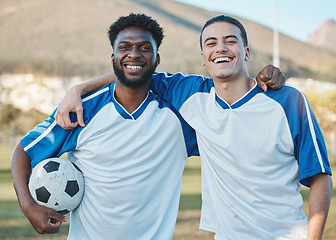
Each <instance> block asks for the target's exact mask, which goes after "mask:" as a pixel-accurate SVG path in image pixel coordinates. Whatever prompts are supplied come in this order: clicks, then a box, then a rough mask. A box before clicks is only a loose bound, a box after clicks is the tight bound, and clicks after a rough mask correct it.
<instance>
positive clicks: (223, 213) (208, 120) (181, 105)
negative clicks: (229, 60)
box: [151, 73, 331, 240]
mask: <svg viewBox="0 0 336 240" xmlns="http://www.w3.org/2000/svg"><path fill="white" fill-rule="evenodd" d="M151 85H152V86H151V88H153V91H154V92H155V93H157V94H158V95H159V96H160V97H162V98H164V99H165V100H167V101H168V102H170V103H172V105H173V106H174V107H175V109H177V110H178V111H179V112H180V113H181V115H182V117H183V118H184V119H185V120H186V121H187V123H188V124H189V125H190V126H191V127H193V128H194V129H195V131H196V136H197V142H198V147H199V151H200V156H201V167H202V201H203V203H202V216H201V222H200V228H201V229H204V230H208V231H212V232H215V233H216V235H215V239H216V240H224V239H234V240H236V239H249V240H253V239H256V240H257V239H258V240H261V239H265V240H269V239H277V240H280V239H297V240H298V239H306V236H307V226H308V222H307V218H306V216H305V214H304V212H303V210H302V205H303V200H302V197H301V195H300V187H301V185H300V182H301V183H302V184H304V185H306V186H309V185H310V178H311V176H313V175H315V174H317V173H327V174H331V171H330V166H329V163H328V159H327V151H326V147H325V143H324V140H323V136H322V133H321V131H320V128H319V126H318V123H317V121H316V118H315V116H314V114H313V112H312V109H311V107H310V105H309V103H308V101H307V99H306V98H305V97H304V95H303V94H302V93H301V92H300V91H298V90H297V89H294V88H292V87H289V86H284V87H283V88H282V89H281V90H278V91H275V90H268V91H267V92H264V91H263V90H262V89H261V88H259V87H258V86H257V85H256V86H255V87H254V88H253V89H251V90H250V91H249V92H248V93H246V95H245V96H243V97H242V98H241V99H239V100H238V101H237V102H235V103H234V104H232V105H231V106H230V105H229V104H228V103H226V102H225V101H224V100H223V99H221V98H220V97H218V96H217V95H216V92H215V88H214V85H213V81H212V79H210V78H204V77H201V76H195V75H191V76H185V75H183V74H181V73H177V74H174V75H172V74H168V73H157V74H154V75H153V78H152V82H151Z"/></svg>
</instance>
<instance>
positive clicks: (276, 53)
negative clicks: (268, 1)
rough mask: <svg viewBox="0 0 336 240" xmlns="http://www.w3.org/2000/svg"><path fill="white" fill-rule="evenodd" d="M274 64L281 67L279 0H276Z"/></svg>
mask: <svg viewBox="0 0 336 240" xmlns="http://www.w3.org/2000/svg"><path fill="white" fill-rule="evenodd" d="M273 65H274V66H276V67H280V55H279V19H278V0H274V26H273Z"/></svg>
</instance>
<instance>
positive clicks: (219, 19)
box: [200, 15, 248, 50]
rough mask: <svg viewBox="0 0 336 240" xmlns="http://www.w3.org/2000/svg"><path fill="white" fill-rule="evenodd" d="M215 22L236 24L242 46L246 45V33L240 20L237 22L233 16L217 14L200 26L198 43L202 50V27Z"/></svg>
mask: <svg viewBox="0 0 336 240" xmlns="http://www.w3.org/2000/svg"><path fill="white" fill-rule="evenodd" d="M215 22H227V23H231V24H234V25H236V26H237V27H238V28H239V29H240V35H241V38H242V39H243V44H244V47H247V46H248V41H247V34H246V30H245V28H244V26H243V24H241V22H239V21H238V20H237V19H235V18H233V17H230V16H226V15H219V16H217V17H213V18H211V19H210V20H208V21H207V22H206V23H205V24H204V26H203V28H202V31H201V35H200V45H201V49H202V50H203V48H202V34H203V32H204V29H205V28H206V27H207V26H209V25H210V24H213V23H215Z"/></svg>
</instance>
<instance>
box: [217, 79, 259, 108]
mask: <svg viewBox="0 0 336 240" xmlns="http://www.w3.org/2000/svg"><path fill="white" fill-rule="evenodd" d="M254 85H255V81H254V80H253V78H251V77H250V76H248V75H246V76H243V77H241V78H238V79H236V80H234V81H214V86H215V90H216V94H217V95H218V96H219V97H220V98H222V99H223V100H225V101H226V102H227V103H228V104H230V105H232V104H233V103H235V102H236V101H238V100H239V99H240V98H242V97H243V96H244V95H245V94H246V93H247V92H248V91H249V90H250V89H252V88H253V87H254Z"/></svg>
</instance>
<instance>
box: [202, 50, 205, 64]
mask: <svg viewBox="0 0 336 240" xmlns="http://www.w3.org/2000/svg"><path fill="white" fill-rule="evenodd" d="M201 56H202V66H205V63H204V61H203V52H201Z"/></svg>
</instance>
